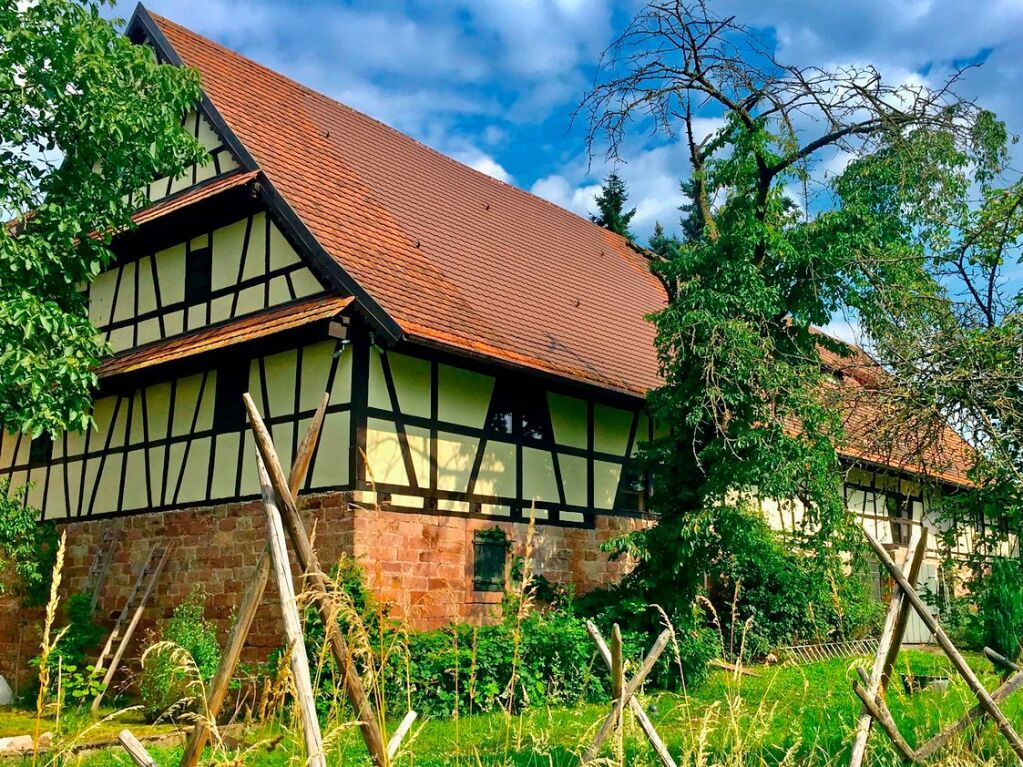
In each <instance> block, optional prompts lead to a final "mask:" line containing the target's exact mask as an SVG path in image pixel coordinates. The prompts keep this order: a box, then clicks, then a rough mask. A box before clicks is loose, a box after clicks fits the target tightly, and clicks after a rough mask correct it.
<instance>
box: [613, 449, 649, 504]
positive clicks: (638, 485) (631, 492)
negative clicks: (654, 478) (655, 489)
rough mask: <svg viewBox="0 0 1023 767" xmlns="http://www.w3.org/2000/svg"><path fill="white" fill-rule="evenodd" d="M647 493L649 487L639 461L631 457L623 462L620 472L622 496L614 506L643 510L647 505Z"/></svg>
mask: <svg viewBox="0 0 1023 767" xmlns="http://www.w3.org/2000/svg"><path fill="white" fill-rule="evenodd" d="M649 495H650V488H649V485H648V484H647V477H646V474H645V472H643V470H642V466H641V465H640V461H639V460H638V459H636V458H633V459H632V460H630V461H628V462H627V463H626V464H625V470H624V473H623V474H622V497H621V501H620V504H619V505H617V506H616V507H615V508H621V509H623V510H625V511H642V512H645V511H646V510H647V507H648V505H649V504H648V503H647V499H648V496H649Z"/></svg>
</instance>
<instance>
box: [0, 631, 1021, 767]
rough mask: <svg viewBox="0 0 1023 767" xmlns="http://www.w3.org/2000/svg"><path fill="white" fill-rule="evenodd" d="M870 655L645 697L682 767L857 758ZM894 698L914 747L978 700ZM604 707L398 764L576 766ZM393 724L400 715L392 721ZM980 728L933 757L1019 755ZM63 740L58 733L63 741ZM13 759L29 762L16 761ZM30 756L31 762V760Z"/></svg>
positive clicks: (464, 728)
mask: <svg viewBox="0 0 1023 767" xmlns="http://www.w3.org/2000/svg"><path fill="white" fill-rule="evenodd" d="M969 660H970V663H971V665H972V666H973V667H974V668H975V669H976V670H977V671H978V672H980V673H981V675H982V678H983V679H984V681H985V683H986V684H987V686H988V688H989V689H993V688H994V687H995V686H996V685H997V683H998V679H997V677H996V675H995V674H994V673H993V672H992V670H991V665H990V664H989V663H988V662H987V661H986V660H985V659H983V658H981V657H978V656H971V657H970V658H969ZM867 662H868V661H867V660H864V659H846V660H830V661H826V662H821V663H815V664H810V665H804V666H778V667H773V668H759V669H756V671H757V673H758V674H759V676H758V677H756V678H754V677H748V676H743V677H738V678H736V677H734V676H733V675H732V674H730V673H729V672H725V671H715V672H714V673H713V674H712V675H711V678H710V680H709V681H708V682H707V683H706V684H704V685H703V686H701V687H700V688H699V689H697V690H694V691H692V692H691V693H690V694H689V695H678V694H670V695H669V694H661V695H655V696H650V697H648V698H646V699H645V703H646V704H647V706H648V710H649V712H650V714H651V718H652V719H653V720H654V722H655V723H656V725H657V728H658V730H659V731H660V733H661V735H662V737H663V738H664V740H665V742H666V743H667V745H668V748H669V749H670V751H671V752H672V754H673V755H674V756H675V758H676V761H678V762H679V765H680V767H681V765H683V764H693V765H701V764H702V765H776V764H792V765H839V764H843V763H845V762H846V761H847V760H848V753H847V747H848V742H849V734H850V732H851V729H852V726H853V723H854V721H855V718H856V715H857V713H858V711H859V701H858V700H857V699H856V698H855V697H854V695H853V693H852V686H851V685H852V682H851V680H852V678H853V676H854V673H855V672H854V668H855V666H856V665H857V664H864V663H867ZM898 669H899V670H900V671H902V672H906V671H911V672H912V673H914V674H932V675H934V674H948V675H949V676H953V677H954V676H955V674H954V671H952V670H951V668H950V666H949V664H948V661H947V660H946V659H945V658H944V656H942V655H937V654H933V653H928V652H923V651H907V652H904V653H903V654H902V655H901V656H900V657H899V661H898ZM1020 694H1021V695H1023V693H1020ZM888 697H889V704H890V707H891V709H892V712H893V714H894V716H895V718H896V721H898V722H899V723H900V724H901V726H902V730H903V733H904V734H905V736H906V738H907V740H909V742H910V743H911V744H914V745H915V744H917V743H919V742H922V741H923V740H924V739H926V738H927V737H928V736H929V735H931V734H933V733H935V732H937V731H938V729H939V728H940V727H941V725H943V724H946V723H948V722H950V721H952V720H954V719H956V718H957V717H958V716H959V715H961V714H962V713H963V712H965V711H966V710H967V709H968V708H969V707H970V706H972V705H973V698H972V695H971V694H970V692H969V691H968V690H967V689H966V687H965V685H964V684H963V683H961V682H959V681H958V680H955V681H953V683H952V685H951V686H950V688H949V689H948V690H947V691H938V690H928V691H923V692H918V693H916V694H914V695H911V696H907V695H905V694H904V693H903V691H902V685H901V683H900V682H899V680H898V679H896V680H894V682H893V686H892V689H891V691H890V694H889V696H888ZM606 710H607V709H606V707H604V706H597V705H582V706H577V707H574V708H558V709H534V710H530V711H527V712H524V713H522V714H519V715H516V716H513V717H511V718H510V719H509V718H507V717H505V716H504V715H503V714H500V713H497V714H485V715H475V716H466V717H462V718H460V719H457V720H454V719H431V720H428V721H426V722H425V723H423V724H422V725H417V727H416V728H415V729H414V730H413V732H414V735H415V737H414V739H413V740H412V741H411V742H409V743H408V744H407V748H406V750H405V751H404V753H403V755H402V756H401V757H400V758H399V764H409V765H466V767H470V765H481V764H482V765H492V764H513V765H522V766H523V767H525V766H527V765H528V766H529V767H541V766H545V767H562V766H564V767H575V765H576V764H578V759H579V757H578V754H579V753H580V752H581V751H582V750H583V749H585V747H586V745H587V744H588V742H589V738H590V737H592V734H593V732H594V730H595V729H596V727H597V725H598V724H599V722H600V721H601V719H602V718H603V716H604V713H605V712H606ZM1003 710H1004V711H1005V713H1006V715H1007V716H1008V717H1009V719H1010V721H1012V722H1013V724H1014V725H1016V726H1017V727H1018V728H1021V729H1023V697H1021V698H1020V699H1019V700H1014V699H1012V698H1010V699H1009V701H1007V702H1006V703H1005V705H1004V707H1003ZM127 717H128V719H127V721H128V722H129V723H128V724H127V726H128V727H129V728H130V729H132V731H133V732H135V734H136V735H138V736H140V737H143V736H145V735H149V734H153V733H154V732H168V731H172V729H173V728H169V727H160V728H152V727H146V726H144V725H142V724H140V722H139V719H138V716H137V714H134V715H133V714H128V715H127ZM33 726H34V722H33V719H32V716H31V714H28V713H25V712H18V711H13V712H9V713H4V714H0V737H2V736H5V735H9V734H18V733H23V732H31V731H32V729H31V728H32V727H33ZM50 726H52V723H51V724H50ZM122 726H125V725H124V724H123V723H106V724H104V725H102V726H101V728H98V729H97V731H96V732H95V733H90V734H89V735H87V736H86V739H88V740H95V739H101V738H102V737H109V736H110V735H112V734H114V733H115V732H116V731H118V730H119V729H120V728H121V727H122ZM26 727H27V729H26ZM393 727H394V724H393V723H392V724H391V727H390V729H393ZM18 728H21V729H20V730H19V729H18ZM46 728H47V725H46V724H44V729H46ZM15 730H17V731H18V732H17V733H16V732H15ZM296 732H297V731H296V730H295V728H290V729H288V728H285V727H282V726H281V725H280V724H272V725H266V726H263V727H257V726H254V727H252V728H251V729H250V730H249V731H248V732H247V735H246V737H245V741H246V742H247V743H249V744H250V748H251V750H249V751H248V752H247V753H245V754H244V755H243V756H242V758H241V759H240V760H239V761H238V762H235V763H244V764H246V765H260V766H265V767H282V766H283V765H285V764H296V765H298V764H301V757H300V753H301V751H300V743H301V739H300V738H297V737H296V735H295V733H296ZM980 732H981V735H980V737H979V738H978V739H977V740H976V741H975V742H972V743H970V742H967V741H966V740H963V739H961V740H960V741H958V742H957V743H956V744H955V746H954V747H953V749H952V751H950V752H946V754H947V755H946V757H945V758H944V759H939V760H937V761H935V762H932V763H936V764H947V765H952V764H955V765H964V766H965V765H980V764H1010V763H1013V759H1012V758H1011V755H1010V754H1009V752H1008V749H1007V747H1005V746H1003V742H1002V741H1001V739H1000V738H999V736H998V735H997V734H996V733H995V731H994V728H993V726H992V725H990V724H989V725H987V726H986V727H985V728H983V729H982V730H981V731H980ZM282 734H283V736H284V738H283V740H281V741H280V742H279V743H277V744H276V745H275V746H273V747H272V748H271V749H270V750H268V749H267V743H268V742H270V741H272V740H273V739H275V738H277V737H279V736H280V735H282ZM324 735H325V743H326V744H327V746H328V749H329V751H330V753H331V757H330V759H329V760H328V763H329V764H342V763H343V764H368V759H367V758H366V755H365V751H364V749H363V747H362V744H361V741H360V739H359V735H358V731H357V729H356V728H354V727H353V726H351V725H350V724H345V725H333V724H328V725H327V726H326V728H325V732H324ZM63 737H65V738H66V737H70V736H63ZM60 746H61V741H60V739H58V741H57V747H58V749H59V748H60ZM151 753H152V755H153V756H154V758H155V759H156V761H157V762H158V763H159V764H161V765H175V764H176V763H177V760H178V759H179V758H180V753H181V749H180V747H172V748H167V747H163V748H161V747H153V748H152V749H151ZM870 754H871V761H870V763H871V764H874V765H897V764H900V762H899V760H898V759H897V758H896V757H895V755H894V752H893V751H892V750H891V749H890V747H889V746H888V744H887V741H886V740H885V738H884V736H883V735H882V734H881V733H879V732H878V733H875V734H874V735H873V736H872V738H871V749H870ZM604 755H605V756H606V757H607V758H609V759H611V760H613V761H614V762H616V763H619V762H620V761H621V760H622V759H624V762H625V763H627V764H651V765H653V764H655V763H656V762H655V760H654V758H653V756H652V753H651V752H650V750H649V749H648V748H647V746H646V743H645V741H644V740H642V736H641V735H640V734H638V733H637V732H636V730H635V727H634V726H632V727H630V731H629V732H628V733H627V735H626V737H625V738H624V742H623V743H621V744H612V745H611V746H609V747H606V748H605V753H604ZM238 756H239V754H238V753H237V752H228V751H225V752H222V753H219V754H218V755H217V758H218V761H220V762H222V763H228V762H230V761H231V759H232V757H238ZM63 761H64V763H66V764H74V765H82V767H102V766H103V765H115V764H118V765H120V764H127V763H128V761H127V757H126V756H125V755H124V753H123V752H121V751H119V750H117V749H109V750H104V751H99V752H95V751H94V752H87V753H82V754H77V755H74V756H69V757H67V758H66V759H65V760H63ZM8 763H9V764H11V765H18V767H21V765H19V764H18V760H9V761H8ZM27 763H28V760H24V761H23V764H27ZM39 763H40V764H46V761H40V762H39Z"/></svg>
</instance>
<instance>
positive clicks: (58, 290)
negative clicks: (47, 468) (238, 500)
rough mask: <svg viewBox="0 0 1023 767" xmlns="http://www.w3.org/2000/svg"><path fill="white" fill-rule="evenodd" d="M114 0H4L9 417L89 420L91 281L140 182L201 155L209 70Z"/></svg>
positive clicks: (0, 49)
mask: <svg viewBox="0 0 1023 767" xmlns="http://www.w3.org/2000/svg"><path fill="white" fill-rule="evenodd" d="M103 5H106V3H105V2H101V1H100V0H78V1H77V2H76V1H75V0H38V1H37V2H32V3H23V2H17V1H16V0H3V2H0V41H2V42H0V215H2V216H3V218H4V219H5V220H7V221H11V222H12V223H11V224H9V225H7V226H3V227H0V275H2V277H0V424H3V426H4V427H5V428H7V429H9V430H21V431H23V432H25V433H28V434H30V435H33V436H35V435H37V434H39V433H40V432H42V431H48V432H51V433H55V432H58V431H61V430H64V429H85V428H87V427H88V426H89V423H90V419H89V415H88V413H89V406H90V397H91V391H92V387H93V386H94V384H95V382H96V381H95V375H94V372H93V371H94V369H95V367H96V365H97V363H98V361H99V357H100V355H101V354H102V352H103V349H102V347H101V346H100V345H98V344H97V343H96V341H95V337H96V331H95V329H94V328H93V326H92V324H91V323H90V322H89V318H88V312H87V294H86V293H85V292H83V290H82V289H83V288H84V287H86V286H87V285H88V284H89V282H90V281H91V280H92V279H93V278H94V277H95V276H96V275H97V274H98V273H99V272H100V271H101V270H102V269H103V268H104V267H105V266H106V265H108V264H109V263H110V260H111V258H112V254H111V251H110V243H111V238H112V237H113V236H114V234H115V233H117V232H120V231H123V230H124V229H125V228H127V227H129V226H130V225H131V214H132V212H133V211H134V210H135V209H136V208H137V207H139V203H140V198H139V195H138V192H137V190H139V189H142V188H143V187H144V186H145V185H146V184H148V183H149V182H150V181H152V180H154V179H156V178H159V177H162V176H167V175H174V174H176V173H178V172H180V170H181V169H182V168H183V167H185V166H186V165H187V164H189V163H192V162H195V161H197V160H199V159H200V158H201V156H202V155H201V147H200V146H199V145H198V142H196V141H195V140H194V139H193V138H192V137H190V136H189V135H188V134H187V132H186V131H185V130H183V128H182V126H181V123H182V116H183V115H184V113H185V111H186V110H187V109H189V108H190V107H191V106H193V105H194V104H195V103H196V102H197V101H198V98H199V95H200V88H199V78H198V76H197V74H196V73H195V72H191V71H188V70H185V69H180V68H176V67H173V66H168V65H161V64H158V63H157V61H156V59H155V57H154V56H153V54H152V51H151V50H150V49H148V48H146V47H142V46H135V45H132V44H131V42H130V41H129V40H127V39H126V38H125V37H124V36H122V35H121V34H119V32H118V30H117V28H116V27H115V26H114V24H113V23H111V22H110V21H108V20H106V19H104V18H103V17H102V16H101V15H100V10H101V8H102V6H103Z"/></svg>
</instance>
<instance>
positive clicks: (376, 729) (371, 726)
mask: <svg viewBox="0 0 1023 767" xmlns="http://www.w3.org/2000/svg"><path fill="white" fill-rule="evenodd" d="M243 399H244V400H245V409H246V410H247V411H248V414H249V424H250V425H251V427H252V432H253V435H254V436H255V439H256V448H257V449H258V451H259V454H260V456H261V457H262V459H263V462H264V464H265V466H266V470H267V474H268V475H269V477H270V483H271V485H272V486H273V489H274V491H275V492H276V493H277V497H278V499H279V500H280V503H281V512H282V516H283V517H284V524H285V527H286V528H287V530H288V534H289V535H290V537H291V543H292V546H294V548H295V556H296V558H297V559H298V564H299V567H301V569H302V571H303V572H304V573H306V575H307V576H308V577H309V579H310V582H311V583H312V586H313V593H314V596H315V597H316V606H317V608H318V609H319V611H320V617H321V618H322V620H323V625H324V627H325V629H326V632H327V639H328V642H329V644H330V649H331V652H332V654H333V655H334V659H335V660H336V661H337V666H338V672H339V673H340V674H341V679H342V683H343V685H344V690H345V694H346V695H347V696H348V700H349V701H350V702H351V704H352V708H353V709H354V711H355V713H356V715H357V716H358V718H359V727H360V729H361V731H362V737H363V740H364V741H365V742H366V748H367V749H368V750H369V755H370V757H371V758H372V760H373V761H374V763H375V764H376V765H377V767H387V765H388V764H389V761H390V760H389V759H388V758H387V744H386V742H385V741H384V736H383V732H382V731H381V728H380V722H379V721H378V720H377V716H376V712H375V710H374V709H373V705H372V703H371V702H370V701H369V699H368V698H367V697H366V691H365V689H364V688H363V686H362V679H360V678H359V674H358V671H357V670H356V669H355V668H354V666H353V658H352V654H351V652H350V651H349V649H348V644H347V642H345V639H344V636H342V634H341V631H340V629H339V628H338V626H337V616H336V614H335V610H334V606H333V604H332V602H331V599H330V596H329V594H330V589H329V581H328V579H327V577H326V576H325V575H324V574H323V570H322V569H321V568H320V564H319V562H318V560H317V558H316V552H315V551H313V547H312V543H311V542H310V541H309V534H308V533H307V532H306V529H305V525H304V523H303V522H302V517H301V516H300V515H299V513H298V507H297V506H296V505H295V497H294V495H293V494H292V492H291V489H290V488H289V487H288V482H287V480H286V479H285V477H284V471H283V470H282V469H281V464H280V461H279V460H278V459H277V453H276V451H275V450H274V447H273V441H272V440H271V439H270V433H269V432H268V431H267V429H266V425H265V424H264V423H263V419H262V417H260V415H259V411H258V410H256V405H255V403H254V402H253V401H252V397H250V396H249V395H248V394H245V395H243Z"/></svg>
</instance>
